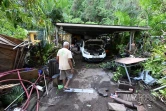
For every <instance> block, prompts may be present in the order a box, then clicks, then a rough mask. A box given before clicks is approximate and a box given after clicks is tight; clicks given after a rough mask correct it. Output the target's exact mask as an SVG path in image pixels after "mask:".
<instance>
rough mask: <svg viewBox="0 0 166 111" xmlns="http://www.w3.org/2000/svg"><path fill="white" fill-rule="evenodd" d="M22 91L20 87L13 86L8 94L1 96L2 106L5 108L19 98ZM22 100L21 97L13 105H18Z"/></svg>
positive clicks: (22, 97)
mask: <svg viewBox="0 0 166 111" xmlns="http://www.w3.org/2000/svg"><path fill="white" fill-rule="evenodd" d="M23 91H24V90H23V88H22V87H21V86H15V87H13V88H12V89H11V91H10V92H9V93H8V94H6V95H1V96H0V99H1V101H2V103H3V105H5V106H7V105H9V104H10V103H11V102H12V101H14V100H15V99H16V98H17V97H18V96H20V95H21V93H22V92H23ZM23 99H24V96H23V95H22V96H21V97H20V98H19V99H18V100H17V101H16V102H15V103H16V104H20V103H21V102H22V101H23Z"/></svg>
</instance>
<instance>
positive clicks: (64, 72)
mask: <svg viewBox="0 0 166 111" xmlns="http://www.w3.org/2000/svg"><path fill="white" fill-rule="evenodd" d="M66 78H67V79H72V78H73V74H72V73H71V69H69V70H61V71H60V78H59V79H60V80H63V79H66Z"/></svg>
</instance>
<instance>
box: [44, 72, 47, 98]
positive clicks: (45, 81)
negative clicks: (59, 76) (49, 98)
mask: <svg viewBox="0 0 166 111" xmlns="http://www.w3.org/2000/svg"><path fill="white" fill-rule="evenodd" d="M43 74H44V83H45V86H46V93H47V95H48V88H47V82H46V77H45V73H44V71H43Z"/></svg>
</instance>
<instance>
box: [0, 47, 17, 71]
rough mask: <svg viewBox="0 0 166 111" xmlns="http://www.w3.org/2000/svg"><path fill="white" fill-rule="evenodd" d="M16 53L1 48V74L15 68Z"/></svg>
mask: <svg viewBox="0 0 166 111" xmlns="http://www.w3.org/2000/svg"><path fill="white" fill-rule="evenodd" d="M15 55H16V51H15V50H12V49H7V48H3V47H0V72H3V71H7V70H11V69H12V68H13V64H14V60H15Z"/></svg>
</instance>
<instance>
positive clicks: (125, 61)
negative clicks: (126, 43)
mask: <svg viewBox="0 0 166 111" xmlns="http://www.w3.org/2000/svg"><path fill="white" fill-rule="evenodd" d="M147 59H148V58H131V57H126V58H120V59H117V60H115V62H118V63H122V64H133V63H138V62H142V61H145V60H147Z"/></svg>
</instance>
